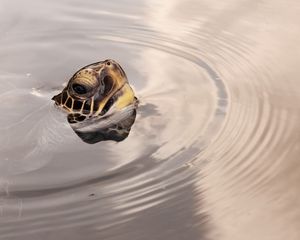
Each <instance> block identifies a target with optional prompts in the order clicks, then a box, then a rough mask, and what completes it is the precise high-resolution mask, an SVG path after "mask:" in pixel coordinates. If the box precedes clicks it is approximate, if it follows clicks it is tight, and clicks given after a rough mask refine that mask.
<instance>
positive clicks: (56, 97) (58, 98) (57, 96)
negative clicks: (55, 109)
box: [51, 93, 62, 105]
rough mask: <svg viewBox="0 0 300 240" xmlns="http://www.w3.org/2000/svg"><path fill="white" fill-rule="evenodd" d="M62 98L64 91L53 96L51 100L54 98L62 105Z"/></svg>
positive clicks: (56, 102)
mask: <svg viewBox="0 0 300 240" xmlns="http://www.w3.org/2000/svg"><path fill="white" fill-rule="evenodd" d="M61 98H62V93H60V94H57V95H55V96H53V97H52V98H51V100H53V101H54V102H55V104H56V105H60V104H61Z"/></svg>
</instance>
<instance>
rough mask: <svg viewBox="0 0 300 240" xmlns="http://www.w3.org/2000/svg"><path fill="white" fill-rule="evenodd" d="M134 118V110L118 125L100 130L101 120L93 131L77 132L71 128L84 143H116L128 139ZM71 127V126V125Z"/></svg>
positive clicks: (114, 124)
mask: <svg viewBox="0 0 300 240" xmlns="http://www.w3.org/2000/svg"><path fill="white" fill-rule="evenodd" d="M135 118H136V110H135V109H134V110H133V111H132V113H131V115H129V116H128V117H126V119H124V120H121V121H120V122H118V123H113V124H111V125H109V126H107V127H104V128H102V127H101V125H102V123H101V119H100V120H99V122H98V125H99V127H96V128H95V130H94V131H87V132H82V131H77V130H76V128H73V130H74V132H75V133H76V134H77V135H78V136H79V137H80V138H81V139H82V141H84V142H86V143H90V144H93V143H97V142H101V141H106V140H113V141H116V142H120V141H123V140H124V139H125V138H127V137H128V135H129V132H130V130H131V126H132V125H133V124H134V121H135ZM71 126H72V125H71Z"/></svg>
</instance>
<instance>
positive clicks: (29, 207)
mask: <svg viewBox="0 0 300 240" xmlns="http://www.w3.org/2000/svg"><path fill="white" fill-rule="evenodd" d="M129 2H130V1H125V2H119V4H118V5H116V4H115V3H113V2H106V3H100V2H99V1H87V2H83V1H79V0H75V1H72V3H71V2H70V1H68V0H64V1H51V3H50V2H49V3H44V2H43V1H39V2H38V1H36V0H30V1H27V4H26V5H23V3H21V2H20V3H19V4H20V5H22V7H23V8H24V9H23V11H19V10H18V9H16V8H14V5H12V3H10V2H8V1H4V3H3V4H4V6H5V9H6V11H7V13H6V14H7V18H6V20H5V22H4V23H5V24H4V25H5V26H6V27H5V28H3V29H4V30H3V31H4V32H5V34H3V35H2V37H1V38H0V42H1V43H2V45H3V46H5V48H3V49H1V50H0V54H1V55H3V56H5V57H4V58H1V59H2V60H1V66H2V68H1V71H0V81H1V82H2V83H7V84H3V85H4V86H3V87H2V88H1V90H0V100H1V104H0V111H1V112H2V113H3V114H2V115H1V117H0V123H1V124H0V131H1V137H0V156H1V159H0V239H1V240H2V239H5V240H6V239H9V240H10V239H25V240H26V239H39V238H43V239H45V240H48V239H49V240H52V239H66V238H70V239H74V240H76V239H78V240H79V239H88V240H94V239H113V240H119V239H120V240H124V239H130V240H132V239H146V240H147V239H149V240H150V239H151V240H152V239H158V240H160V239H178V240H179V239H191V240H192V239H195V240H196V239H197V240H198V239H222V240H224V239H225V240H226V239H231V240H232V239H283V238H285V239H295V240H296V239H297V237H296V238H295V236H297V235H298V236H299V234H300V233H299V230H298V229H300V228H299V226H297V222H299V219H300V212H299V211H298V210H297V209H295V207H294V206H296V205H297V204H298V201H297V199H299V198H298V197H299V190H297V189H298V188H297V186H298V185H297V183H298V180H300V179H299V177H298V176H299V174H298V173H299V171H300V169H299V167H298V166H299V164H297V159H298V153H299V146H298V145H299V144H298V143H299V134H298V132H299V131H298V128H297V126H298V122H299V113H300V108H299V106H297V104H296V103H297V102H299V100H300V99H299V98H300V92H299V90H298V88H297V84H298V81H297V76H298V71H299V70H298V69H297V67H295V66H296V62H299V61H298V60H299V57H293V58H292V57H290V55H291V54H290V53H291V51H290V49H289V46H293V45H294V44H295V43H296V42H297V41H298V40H299V37H300V36H299V34H296V33H294V34H291V33H290V32H288V27H287V25H288V26H290V27H291V26H295V25H293V24H294V23H296V22H297V21H295V19H297V20H299V19H298V18H299V17H297V16H298V15H297V14H296V13H297V11H296V10H291V9H287V8H286V7H285V5H284V6H282V5H281V4H280V3H272V5H270V3H260V4H258V3H254V2H255V1H254V2H253V1H251V2H250V1H248V2H244V3H243V4H242V5H241V4H239V3H237V2H235V1H230V3H218V4H216V3H208V2H204V1H202V2H201V1H200V2H199V1H197V2H196V1H188V2H182V1H177V0H172V1H165V2H161V1H158V0H155V1H152V2H150V1H140V2H137V1H134V4H132V3H131V2H130V3H129ZM291 2H292V1H291ZM33 6H34V8H33ZM270 6H272V9H270ZM297 6H298V7H299V4H298V5H297ZM37 8H39V9H40V11H35V10H34V9H37ZM278 9H280V10H281V12H282V14H283V15H284V14H286V15H287V16H289V17H288V18H286V19H288V20H286V22H283V21H281V19H280V18H279V17H277V15H276V17H275V16H274V14H275V13H274V12H276V11H277V10H278ZM295 9H296V8H295ZM294 11H295V12H294ZM37 19H38V21H37ZM266 19H267V20H268V19H272V24H271V23H268V22H267V20H266ZM289 19H291V20H289ZM262 22H263V24H262V25H260V24H261V23H262ZM33 23H35V24H33ZM285 24H287V25H285ZM0 26H2V25H1V24H0ZM9 26H10V27H9ZM33 26H34V27H33ZM257 26H261V27H257ZM266 29H268V31H265V30H266ZM288 33H289V34H290V35H289V36H290V37H289V38H286V39H282V35H283V34H288ZM297 50H299V47H298V48H297ZM106 58H112V59H115V60H117V61H118V62H120V64H121V65H122V67H123V68H124V70H125V71H126V73H127V76H128V78H129V82H130V84H131V85H132V86H133V88H134V90H135V92H136V94H137V97H138V98H139V100H140V106H139V108H138V115H137V119H136V121H135V124H134V125H133V127H132V130H131V132H130V135H129V137H128V138H127V139H126V140H124V141H123V142H120V143H115V142H110V141H108V142H101V143H98V144H94V145H89V144H85V143H83V142H82V141H81V140H80V139H79V138H78V137H77V136H76V135H75V134H74V132H73V131H72V129H71V128H70V127H69V125H68V123H67V122H66V118H65V116H64V114H63V113H61V112H59V111H58V110H57V109H56V108H54V106H53V103H52V102H51V101H50V99H51V97H52V96H53V95H54V94H56V93H57V92H59V91H60V90H61V88H62V87H63V85H62V84H63V82H65V81H67V80H68V79H69V77H70V76H71V75H72V74H73V73H74V72H75V71H76V70H77V69H79V68H80V67H82V66H84V65H87V64H89V63H92V62H96V61H100V60H103V59H106ZM282 59H285V60H286V61H287V62H288V64H286V65H285V66H283V65H282V62H281V60H282ZM287 65H288V66H287ZM233 226H234V227H233ZM269 226H272V227H269ZM297 240H298V239H297Z"/></svg>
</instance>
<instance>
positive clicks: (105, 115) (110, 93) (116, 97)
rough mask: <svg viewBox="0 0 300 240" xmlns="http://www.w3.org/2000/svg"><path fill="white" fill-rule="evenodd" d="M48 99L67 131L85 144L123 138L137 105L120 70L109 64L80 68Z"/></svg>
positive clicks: (128, 129)
mask: <svg viewBox="0 0 300 240" xmlns="http://www.w3.org/2000/svg"><path fill="white" fill-rule="evenodd" d="M52 99H53V100H54V101H55V104H56V105H57V106H59V107H61V108H62V109H63V110H65V111H66V112H67V113H68V122H69V123H70V125H71V127H72V128H73V130H74V131H75V132H76V133H77V135H78V136H79V137H81V139H82V140H84V141H85V142H88V143H95V142H99V141H103V140H115V141H121V140H123V139H124V138H126V137H127V136H128V134H129V131H130V128H131V126H132V124H133V123H134V120H135V116H136V107H137V102H138V101H137V98H136V97H135V96H134V93H133V91H132V89H131V87H130V86H129V83H128V80H127V77H126V74H125V72H124V70H123V69H122V68H121V66H120V65H119V64H118V63H117V62H115V61H113V60H105V61H102V62H97V63H93V64H90V65H88V66H86V67H83V68H82V69H80V70H79V71H77V72H76V73H75V74H74V75H73V77H72V78H71V79H70V80H69V82H68V85H67V86H66V87H65V88H64V90H63V91H62V92H61V93H60V94H58V95H56V96H54V97H53V98H52Z"/></svg>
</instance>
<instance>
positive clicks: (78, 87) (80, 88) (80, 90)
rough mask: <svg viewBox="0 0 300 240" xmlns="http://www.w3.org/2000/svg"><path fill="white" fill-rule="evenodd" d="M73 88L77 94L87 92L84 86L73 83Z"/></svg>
mask: <svg viewBox="0 0 300 240" xmlns="http://www.w3.org/2000/svg"><path fill="white" fill-rule="evenodd" d="M72 88H73V90H74V91H75V92H76V93H78V94H85V93H87V89H86V88H85V86H83V85H81V84H78V83H75V84H73V85H72Z"/></svg>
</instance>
